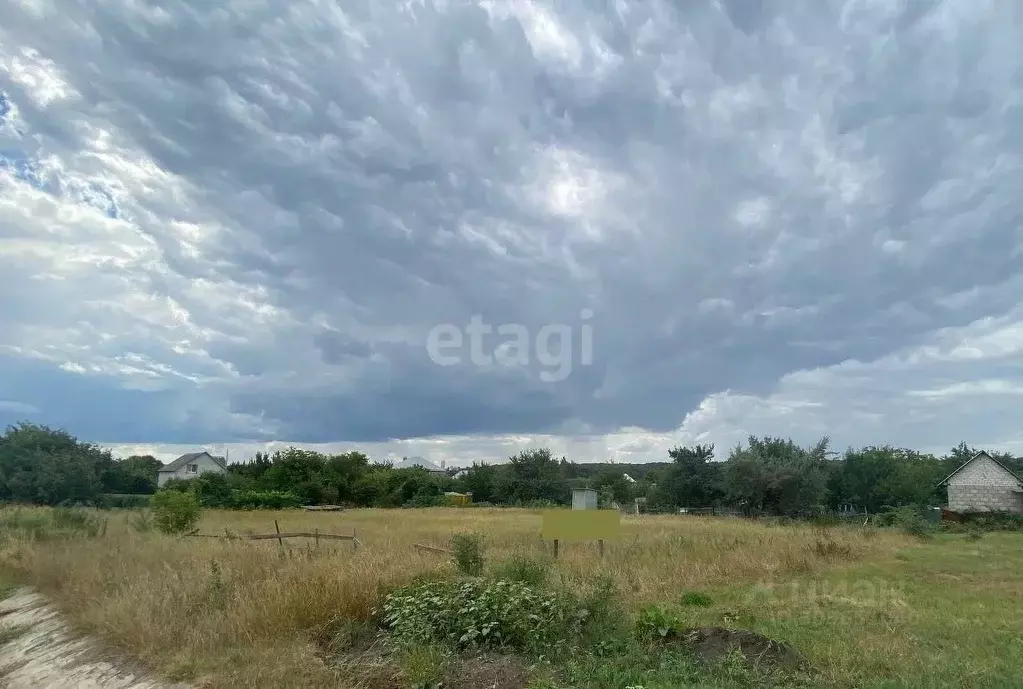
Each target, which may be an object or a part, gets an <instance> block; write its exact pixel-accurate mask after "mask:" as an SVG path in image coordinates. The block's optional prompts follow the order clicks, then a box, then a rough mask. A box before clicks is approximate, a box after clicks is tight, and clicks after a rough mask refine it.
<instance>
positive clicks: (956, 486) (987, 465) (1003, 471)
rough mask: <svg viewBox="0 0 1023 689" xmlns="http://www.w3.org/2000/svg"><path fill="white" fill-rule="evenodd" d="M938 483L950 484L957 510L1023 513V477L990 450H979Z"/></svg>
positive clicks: (951, 506) (952, 504) (950, 506)
mask: <svg viewBox="0 0 1023 689" xmlns="http://www.w3.org/2000/svg"><path fill="white" fill-rule="evenodd" d="M938 485H939V486H944V485H947V486H948V509H949V510H951V511H953V512H1015V513H1017V514H1019V513H1023V480H1021V479H1020V478H1019V477H1018V476H1016V474H1014V473H1012V472H1011V471H1010V470H1009V469H1008V468H1006V467H1004V466H1002V464H1001V463H999V462H997V461H996V460H994V459H992V457H991V455H989V454H988V453H986V452H978V453H977V454H976V455H974V456H973V457H972V458H970V459H968V460H967V461H966V462H964V463H963V465H962V466H960V467H959V468H958V469H956V470H955V471H953V472H952V473H951V474H949V475H948V477H947V478H946V479H945V480H944V481H942V482H941V483H939V484H938Z"/></svg>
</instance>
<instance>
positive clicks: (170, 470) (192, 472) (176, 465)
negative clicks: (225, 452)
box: [156, 452, 227, 486]
mask: <svg viewBox="0 0 1023 689" xmlns="http://www.w3.org/2000/svg"><path fill="white" fill-rule="evenodd" d="M207 471H215V472H217V473H221V474H222V473H225V472H226V471H227V460H226V459H224V458H223V457H216V456H214V455H211V454H210V453H209V452H189V453H187V454H183V455H181V456H180V457H178V458H177V459H175V460H174V461H173V462H171V463H170V464H165V465H164V466H163V467H161V468H160V469H159V470H157V473H156V485H157V486H162V485H164V484H165V483H167V481H170V480H171V479H172V478H179V479H186V480H187V479H190V478H195V477H196V476H198V475H199V474H204V473H206V472H207Z"/></svg>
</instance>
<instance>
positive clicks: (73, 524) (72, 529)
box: [0, 507, 107, 541]
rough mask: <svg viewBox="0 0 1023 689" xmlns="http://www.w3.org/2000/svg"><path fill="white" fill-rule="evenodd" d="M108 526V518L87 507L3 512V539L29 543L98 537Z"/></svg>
mask: <svg viewBox="0 0 1023 689" xmlns="http://www.w3.org/2000/svg"><path fill="white" fill-rule="evenodd" d="M106 527H107V522H106V519H104V518H102V517H101V516H100V515H99V514H96V513H95V512H93V511H90V510H87V509H84V508H74V507H57V508H54V509H36V508H31V507H13V508H4V509H0V536H5V535H6V536H8V537H11V536H14V537H18V538H23V539H26V540H30V541H46V540H52V539H73V538H83V537H84V538H95V537H97V536H101V535H103V534H104V533H106Z"/></svg>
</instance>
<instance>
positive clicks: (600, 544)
mask: <svg viewBox="0 0 1023 689" xmlns="http://www.w3.org/2000/svg"><path fill="white" fill-rule="evenodd" d="M597 552H599V553H600V556H601V557H604V539H603V538H601V539H599V540H597Z"/></svg>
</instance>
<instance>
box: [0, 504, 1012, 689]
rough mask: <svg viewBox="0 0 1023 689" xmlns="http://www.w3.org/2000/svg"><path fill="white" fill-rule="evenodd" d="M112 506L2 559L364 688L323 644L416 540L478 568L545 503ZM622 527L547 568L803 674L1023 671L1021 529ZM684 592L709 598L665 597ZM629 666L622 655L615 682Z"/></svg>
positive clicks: (930, 682)
mask: <svg viewBox="0 0 1023 689" xmlns="http://www.w3.org/2000/svg"><path fill="white" fill-rule="evenodd" d="M105 516H106V518H107V525H106V529H105V532H104V533H102V534H101V535H98V536H95V537H91V538H86V537H82V538H76V539H73V540H70V541H69V540H63V539H30V538H28V537H27V536H25V535H19V533H17V532H16V531H14V530H9V532H8V533H7V534H6V535H5V537H3V538H0V562H3V563H4V564H3V565H2V567H3V571H4V573H5V575H6V576H7V577H8V578H12V579H14V580H17V581H18V582H20V583H26V584H30V585H33V586H36V587H37V588H38V589H40V590H41V591H43V592H44V593H46V594H47V595H49V596H51V597H52V598H54V599H55V600H56V601H57V602H58V603H59V604H60V605H61V606H62V607H63V608H64V609H65V610H66V611H67V612H68V614H69V615H70V617H71V619H72V620H73V622H74V623H75V624H76V625H78V626H79V627H80V628H81V629H82V630H83V631H89V632H94V633H97V634H98V635H99V636H100V637H101V638H103V639H104V640H106V641H107V642H109V643H110V644H111V645H112V646H114V647H117V648H120V649H123V650H125V651H127V652H129V653H130V654H132V655H133V656H135V657H137V658H139V659H140V660H141V661H142V662H143V663H144V664H146V665H148V666H150V667H152V668H153V669H154V670H156V671H157V672H159V673H161V674H163V675H165V676H167V677H170V678H172V679H185V680H188V681H190V682H191V683H193V684H194V685H196V686H205V687H223V688H227V687H231V688H234V687H260V688H262V687H265V688H270V687H337V686H357V685H358V681H359V680H358V679H357V675H350V674H349V675H346V673H345V671H343V670H339V669H338V668H337V667H336V666H333V665H331V664H329V663H326V662H324V661H323V658H322V655H323V654H322V653H321V651H322V640H323V637H324V633H325V630H335V629H337V628H338V624H339V622H362V621H369V620H371V619H372V616H373V611H374V608H375V607H376V606H377V605H378V602H379V600H380V595H381V593H382V592H385V591H387V590H390V589H392V588H394V587H395V586H398V585H400V584H403V583H406V582H408V581H410V580H411V579H412V578H413V577H415V576H416V575H422V574H427V573H434V574H437V575H441V576H444V575H447V576H453V574H454V567H453V565H452V563H451V561H450V559H449V558H447V557H446V556H445V555H443V554H438V553H434V552H424V551H421V550H419V549H416V548H415V547H413V544H416V543H420V544H427V545H433V546H439V547H446V546H447V545H448V543H449V541H450V538H451V536H452V535H453V534H455V533H459V532H477V533H480V534H483V535H484V536H485V539H486V546H487V550H486V562H487V565H488V566H490V567H493V566H499V565H500V563H501V562H503V561H505V560H507V559H509V558H511V557H514V556H529V557H532V558H534V559H537V560H542V559H545V558H549V557H550V545H549V544H545V543H542V542H541V541H540V538H539V533H540V526H541V518H540V515H539V513H537V512H531V511H527V510H513V509H420V510H411V509H410V510H372V509H366V510H351V511H346V512H339V513H309V512H304V511H287V512H259V511H256V512H230V511H219V510H214V511H207V512H206V513H205V514H204V516H203V519H202V522H201V523H200V529H201V532H202V533H207V534H223V533H225V529H226V530H229V531H231V532H233V533H239V534H242V533H246V532H248V533H268V532H272V531H273V530H274V520H275V519H276V520H278V522H279V524H280V527H281V530H282V531H298V530H302V531H313V530H314V529H316V530H319V531H320V532H321V533H344V534H350V533H352V532H353V529H354V530H355V532H356V533H357V535H358V538H359V541H360V542H361V546H360V547H358V548H355V547H353V543H352V542H350V541H325V540H321V541H320V542H319V544H318V545H315V546H314V545H313V543H312V542H311V541H309V540H299V539H295V540H290V541H287V542H286V547H285V548H284V549H283V550H282V549H281V548H280V547H279V546H278V544H277V542H276V541H274V540H265V541H247V540H227V539H217V538H194V537H171V536H166V535H161V534H159V533H156V532H155V531H149V532H139V531H138V530H137V529H136V528H134V527H133V526H132V520H133V519H135V517H134V516H133V515H132V513H129V512H110V513H105ZM623 532H624V536H623V538H622V540H621V541H619V542H615V543H610V544H608V546H607V550H606V553H605V556H604V557H603V558H600V557H599V556H598V554H597V550H596V547H595V546H594V545H592V544H581V543H572V544H562V548H561V553H560V557H559V559H558V561H557V562H556V563H555V564H552V565H551V568H552V569H551V575H550V576H551V579H552V580H553V582H554V583H555V584H556V585H557V586H559V587H562V588H564V589H568V590H571V591H577V592H580V593H583V592H585V591H586V590H587V589H588V587H590V586H591V585H592V584H593V582H594V581H595V579H596V578H597V576H598V574H601V573H602V574H605V575H608V576H610V577H611V578H612V579H613V581H614V582H615V584H616V587H617V589H618V591H619V596H620V598H621V605H622V607H623V608H624V609H625V610H626V611H630V612H634V611H636V610H639V609H640V608H641V607H642V606H645V605H648V604H653V603H656V604H660V605H663V606H667V607H668V608H671V609H677V610H679V611H680V612H679V614H681V615H685V616H687V619H689V620H691V622H692V623H693V624H694V625H696V626H701V625H711V624H713V625H722V626H728V627H736V628H745V629H753V630H756V631H760V632H762V633H765V634H767V635H768V636H771V637H772V638H776V639H781V640H784V641H786V642H789V643H791V644H792V645H793V646H794V647H796V648H797V649H798V650H799V651H800V652H801V653H803V654H804V655H805V656H806V657H807V659H808V660H809V662H810V663H811V664H812V666H813V675H812V679H811V680H810V684H809V686H850V687H851V686H857V687H863V686H876V687H894V686H921V687H923V686H927V687H934V686H971V687H986V686H991V687H996V686H997V687H1003V686H1023V681H1021V680H1020V679H1019V678H1020V677H1023V633H1021V624H1023V623H1021V622H1020V620H1023V536H1020V535H1018V534H989V535H986V536H984V537H983V538H982V539H980V540H979V541H968V540H967V539H965V538H964V537H962V536H953V535H942V536H939V537H937V538H935V539H932V540H929V541H920V540H917V539H914V538H912V537H910V536H907V535H905V534H902V533H900V532H896V531H888V530H877V529H864V528H861V527H858V526H848V527H846V526H840V527H831V528H828V529H819V528H814V527H812V526H808V525H773V524H768V523H754V522H748V521H744V520H740V519H727V518H709V517H675V516H638V517H626V518H624V521H623ZM692 591H699V592H703V593H705V594H707V596H709V598H710V601H711V604H710V605H707V606H705V607H678V606H679V600H680V597H681V596H682V595H683V593H685V592H692ZM616 662H617V661H616ZM580 672H582V671H580ZM602 672H604V673H605V674H606V673H610V674H607V675H606V677H605V676H604V675H602V674H601V673H602ZM615 672H617V670H614V668H611V669H607V668H605V669H602V670H600V671H596V672H591V673H590V674H589V675H586V676H587V677H589V678H590V679H587V680H585V681H583V680H580V682H581V684H579V685H578V686H594V687H598V686H599V687H604V686H607V687H611V686H616V685H617V682H618V681H619V679H616V677H618V676H619V675H615V674H614V673H615ZM630 672H632V670H630V669H629V668H627V667H623V668H621V669H620V677H622V678H624V679H621V680H620V681H623V682H627V681H630V680H629V679H628V678H630V677H632V675H630V674H629V673H630ZM583 674H584V675H585V673H583ZM602 677H603V679H602ZM715 681H718V680H715ZM722 681H723V682H724V685H728V682H727V681H724V680H722ZM729 681H730V680H729ZM744 681H746V680H743V678H742V677H739V676H736V679H735V683H734V684H733V685H734V686H743V685H744V684H743V683H744ZM537 682H538V683H537V684H535V685H534V686H555V685H553V684H546V685H544V684H542V683H540V680H537ZM655 684H656V683H651V684H650V686H654V685H655ZM697 684H699V683H697ZM679 685H680V686H681V684H679ZM620 686H625V685H624V684H622V685H620ZM657 686H662V685H657ZM664 686H671V685H670V684H668V685H664ZM730 686H732V685H730Z"/></svg>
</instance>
